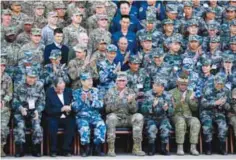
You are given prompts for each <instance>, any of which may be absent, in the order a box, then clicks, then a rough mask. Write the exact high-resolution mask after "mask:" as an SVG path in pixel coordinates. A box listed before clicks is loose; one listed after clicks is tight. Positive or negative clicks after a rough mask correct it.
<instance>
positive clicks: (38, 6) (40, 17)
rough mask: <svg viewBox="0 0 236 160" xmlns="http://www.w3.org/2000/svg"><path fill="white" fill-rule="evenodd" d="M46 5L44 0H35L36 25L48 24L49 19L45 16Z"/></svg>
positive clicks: (40, 26) (41, 26)
mask: <svg viewBox="0 0 236 160" xmlns="http://www.w3.org/2000/svg"><path fill="white" fill-rule="evenodd" d="M44 12H45V6H44V4H43V3H42V2H34V25H35V27H38V28H41V29H42V28H43V27H45V26H46V25H47V19H46V18H45V17H44Z"/></svg>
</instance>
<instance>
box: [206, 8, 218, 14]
mask: <svg viewBox="0 0 236 160" xmlns="http://www.w3.org/2000/svg"><path fill="white" fill-rule="evenodd" d="M209 12H211V13H215V14H216V11H215V9H213V8H211V7H207V8H205V13H209Z"/></svg>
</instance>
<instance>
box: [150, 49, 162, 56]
mask: <svg viewBox="0 0 236 160" xmlns="http://www.w3.org/2000/svg"><path fill="white" fill-rule="evenodd" d="M163 56H164V50H163V49H162V48H155V49H154V50H153V51H152V57H153V58H156V57H163Z"/></svg>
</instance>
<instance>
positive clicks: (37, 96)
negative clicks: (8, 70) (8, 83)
mask: <svg viewBox="0 0 236 160" xmlns="http://www.w3.org/2000/svg"><path fill="white" fill-rule="evenodd" d="M44 107H45V93H44V88H43V83H42V82H40V81H38V80H37V73H36V71H35V70H33V69H32V70H29V71H28V72H27V74H26V81H25V82H23V83H21V84H20V85H19V87H18V88H17V90H16V91H15V92H14V98H13V103H12V108H13V111H14V122H15V125H16V127H15V128H14V140H15V145H16V154H15V157H22V156H24V148H23V145H24V143H25V142H26V140H25V132H24V130H25V129H26V125H27V122H30V123H31V125H32V142H33V147H32V148H33V153H32V155H33V156H36V157H40V156H41V154H40V146H41V142H42V140H43V131H42V128H41V126H40V122H41V117H42V111H43V110H44Z"/></svg>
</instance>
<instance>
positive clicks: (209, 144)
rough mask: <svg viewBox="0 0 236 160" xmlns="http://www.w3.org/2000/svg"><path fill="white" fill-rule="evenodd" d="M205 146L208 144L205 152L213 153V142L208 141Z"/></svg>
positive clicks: (207, 153)
mask: <svg viewBox="0 0 236 160" xmlns="http://www.w3.org/2000/svg"><path fill="white" fill-rule="evenodd" d="M205 146H206V150H205V151H206V152H205V154H206V155H212V149H211V142H206V144H205Z"/></svg>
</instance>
